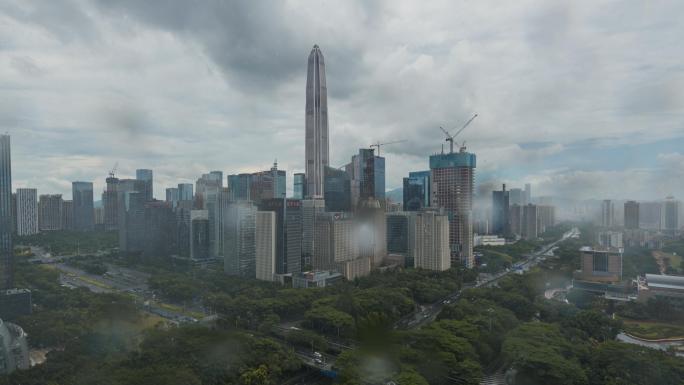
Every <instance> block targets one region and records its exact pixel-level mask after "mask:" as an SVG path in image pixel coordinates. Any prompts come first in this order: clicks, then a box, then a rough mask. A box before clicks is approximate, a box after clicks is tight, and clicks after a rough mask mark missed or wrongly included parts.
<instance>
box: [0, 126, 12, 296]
mask: <svg viewBox="0 0 684 385" xmlns="http://www.w3.org/2000/svg"><path fill="white" fill-rule="evenodd" d="M12 228H13V219H12V158H11V155H10V137H9V135H0V290H2V289H9V288H11V287H13V285H14V250H13V245H12Z"/></svg>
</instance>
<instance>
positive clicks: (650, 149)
mask: <svg viewBox="0 0 684 385" xmlns="http://www.w3.org/2000/svg"><path fill="white" fill-rule="evenodd" d="M682 15H684V2H681V1H671V2H667V1H662V2H661V1H659V2H650V1H628V2H627V1H626V2H615V1H611V2H597V1H586V2H576V1H572V2H557V1H515V2H502V1H492V2H487V1H480V0H478V1H474V0H473V1H452V0H449V1H429V2H427V1H397V0H387V1H373V2H371V1H368V2H362V1H254V0H250V1H192V2H191V1H185V0H177V1H139V0H128V1H125V0H121V1H117V0H102V1H66V0H65V1H56V0H45V1H25V0H17V1H13V0H4V1H2V2H0V128H2V130H3V131H7V132H8V133H10V134H11V135H12V152H13V153H12V161H13V170H12V171H13V182H14V186H15V187H37V188H38V189H39V193H48V192H54V193H63V194H65V196H66V197H70V196H71V181H73V180H87V181H94V182H95V189H96V199H99V195H100V192H101V191H102V188H103V184H104V179H105V177H106V176H107V172H108V171H109V169H110V168H111V167H112V166H113V165H114V163H116V162H118V164H119V166H118V170H117V175H118V176H120V177H131V176H134V170H135V169H136V168H152V169H153V170H154V177H155V186H154V187H155V195H156V197H157V198H161V199H163V196H164V191H163V188H164V187H168V186H171V185H175V184H177V183H179V182H194V181H195V180H196V179H197V177H198V176H199V175H200V174H201V173H204V172H207V171H209V170H222V171H223V172H224V174H230V173H238V172H246V171H258V170H263V169H267V168H269V167H270V166H271V164H272V163H273V161H274V159H275V158H277V159H278V164H279V166H280V168H283V169H286V170H287V171H288V190H291V188H292V179H291V178H292V173H293V172H300V171H302V170H303V165H304V103H305V94H304V92H305V83H306V79H305V77H306V60H307V57H308V55H309V51H310V50H311V47H312V46H313V45H314V44H318V45H319V46H320V47H321V49H322V51H323V54H324V56H325V61H326V71H327V72H326V75H327V82H328V84H327V85H328V110H329V116H330V137H331V139H330V147H331V148H330V152H331V162H332V164H333V165H334V166H338V165H342V164H344V163H347V162H348V161H349V159H350V157H351V155H352V154H353V153H355V152H357V151H358V148H360V147H367V146H368V145H370V144H371V143H372V142H375V141H378V140H379V141H391V140H399V139H405V140H407V142H405V143H401V144H397V145H392V146H387V147H385V148H383V149H382V155H384V156H386V158H387V163H386V164H387V187H388V189H392V188H396V187H400V185H401V178H402V177H403V176H405V175H406V174H407V173H408V172H409V171H416V170H423V169H427V168H428V156H429V155H430V154H432V153H435V152H439V151H440V149H441V146H442V144H443V143H444V137H443V136H442V134H441V132H440V131H439V128H438V127H439V126H445V127H447V128H449V129H453V128H455V127H459V126H460V125H462V124H463V123H464V122H465V121H466V120H468V119H469V118H470V116H472V115H473V114H474V113H478V114H479V117H478V118H477V119H476V120H475V121H474V122H473V123H472V125H471V126H469V127H468V128H467V129H466V130H465V131H464V132H463V133H462V134H461V135H460V138H461V139H462V140H466V141H467V146H468V150H469V151H471V152H474V153H476V154H477V160H478V165H477V181H478V183H479V184H480V190H481V191H482V190H486V187H487V186H491V185H494V184H495V183H496V184H498V183H500V182H502V181H503V182H506V183H508V184H509V185H511V186H513V187H515V186H522V184H523V183H525V182H529V183H532V185H533V192H534V193H535V195H560V196H565V197H576V198H597V199H602V198H608V197H610V198H635V199H655V198H662V197H665V196H666V195H675V196H678V197H680V198H682V197H684V49H682V37H683V36H684V23H682V21H681V17H682Z"/></svg>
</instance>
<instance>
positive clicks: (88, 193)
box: [71, 182, 95, 231]
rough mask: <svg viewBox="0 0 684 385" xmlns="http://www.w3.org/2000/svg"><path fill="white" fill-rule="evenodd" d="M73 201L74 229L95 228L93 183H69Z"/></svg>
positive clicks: (85, 229)
mask: <svg viewBox="0 0 684 385" xmlns="http://www.w3.org/2000/svg"><path fill="white" fill-rule="evenodd" d="M71 196H72V201H73V217H72V218H73V221H74V230H76V231H92V230H94V229H95V212H94V210H93V183H92V182H73V183H71Z"/></svg>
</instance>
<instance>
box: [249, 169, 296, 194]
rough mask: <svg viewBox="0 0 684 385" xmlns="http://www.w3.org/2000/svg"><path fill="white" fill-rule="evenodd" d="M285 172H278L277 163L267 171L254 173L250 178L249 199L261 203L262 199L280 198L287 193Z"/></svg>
mask: <svg viewBox="0 0 684 385" xmlns="http://www.w3.org/2000/svg"><path fill="white" fill-rule="evenodd" d="M286 181H287V176H286V173H285V170H278V163H273V167H271V169H270V170H267V171H260V172H255V173H253V174H252V175H251V177H250V182H249V183H250V184H249V189H250V193H249V199H250V200H252V201H254V202H256V203H257V204H258V203H259V202H261V200H262V199H272V198H282V197H284V196H285V192H286V191H287V185H286Z"/></svg>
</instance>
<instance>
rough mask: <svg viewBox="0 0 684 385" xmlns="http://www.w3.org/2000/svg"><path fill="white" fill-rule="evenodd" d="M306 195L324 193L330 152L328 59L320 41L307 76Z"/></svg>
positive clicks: (312, 54)
mask: <svg viewBox="0 0 684 385" xmlns="http://www.w3.org/2000/svg"><path fill="white" fill-rule="evenodd" d="M305 117H306V118H305V127H306V146H305V147H306V150H305V151H306V159H305V162H304V165H305V167H306V178H305V179H306V195H307V196H309V197H323V196H324V190H323V189H324V185H323V183H324V181H323V178H324V176H325V167H327V166H329V160H328V154H329V151H330V150H329V143H328V90H327V87H326V81H325V61H324V60H323V53H322V52H321V50H320V48H319V47H318V46H317V45H314V46H313V49H312V50H311V54H309V61H308V65H307V76H306V110H305Z"/></svg>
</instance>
